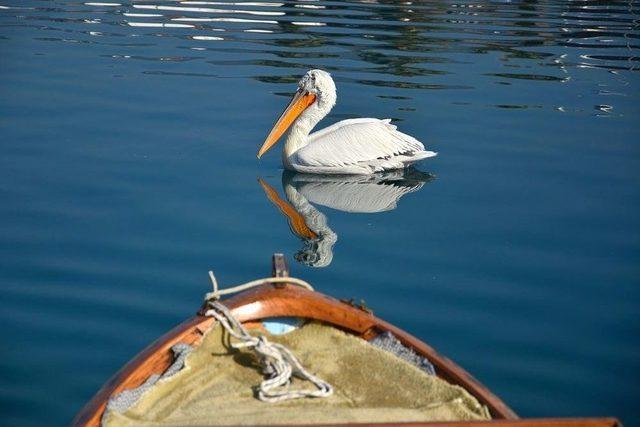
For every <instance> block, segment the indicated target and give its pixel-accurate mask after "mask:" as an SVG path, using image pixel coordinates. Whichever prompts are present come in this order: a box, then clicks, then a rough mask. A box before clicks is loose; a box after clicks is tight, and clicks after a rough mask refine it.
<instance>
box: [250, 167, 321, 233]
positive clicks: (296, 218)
mask: <svg viewBox="0 0 640 427" xmlns="http://www.w3.org/2000/svg"><path fill="white" fill-rule="evenodd" d="M258 182H259V183H260V185H261V186H262V189H263V190H264V192H265V193H266V195H267V197H268V198H269V200H271V201H272V202H273V204H274V205H276V206H277V207H278V209H280V212H282V213H283V214H284V216H286V217H287V221H288V222H289V226H290V227H291V231H293V232H294V233H295V235H296V236H298V237H300V238H301V239H304V240H307V239H316V238H317V237H318V235H317V234H316V233H314V232H313V231H311V230H310V229H309V227H307V223H306V222H305V221H304V218H303V217H302V215H300V214H299V213H298V211H296V210H295V209H294V208H293V206H291V205H290V204H289V203H287V202H285V201H284V200H282V199H281V198H280V196H278V192H277V191H276V190H275V189H274V188H273V187H272V186H270V185H269V184H267V183H266V182H264V180H263V179H262V178H259V179H258Z"/></svg>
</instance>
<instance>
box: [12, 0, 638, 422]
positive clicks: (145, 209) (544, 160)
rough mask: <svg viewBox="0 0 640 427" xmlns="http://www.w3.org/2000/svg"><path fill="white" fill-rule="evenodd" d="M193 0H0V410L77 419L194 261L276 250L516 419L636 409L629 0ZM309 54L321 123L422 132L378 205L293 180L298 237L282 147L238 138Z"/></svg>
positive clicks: (211, 264) (251, 263) (162, 322)
mask: <svg viewBox="0 0 640 427" xmlns="http://www.w3.org/2000/svg"><path fill="white" fill-rule="evenodd" d="M210 3H211V4H204V3H197V2H187V1H183V2H180V1H161V0H145V1H135V2H131V1H126V2H123V1H122V0H104V3H83V2H81V1H69V2H65V1H32V0H0V171H1V172H2V179H0V324H1V325H2V326H1V327H0V328H1V329H0V332H1V333H2V340H1V344H0V408H1V417H2V418H1V419H2V421H1V424H2V425H7V426H9V425H15V426H41V425H64V424H67V423H68V422H69V421H70V420H71V419H72V417H73V415H74V414H75V413H76V412H77V411H78V410H79V409H80V408H81V406H82V405H83V404H84V403H85V402H86V401H87V400H88V399H89V398H90V397H91V396H92V395H93V393H94V392H95V391H96V390H97V389H98V388H99V387H100V385H101V384H102V383H103V382H104V381H105V380H106V379H107V378H108V377H110V376H111V374H113V373H114V372H115V371H116V370H117V369H118V368H119V367H120V366H122V365H123V364H124V363H125V362H126V361H127V360H129V359H130V358H131V357H132V356H133V355H134V354H136V353H137V352H138V351H139V350H141V349H142V348H143V347H144V346H145V345H147V344H148V343H149V342H150V341H152V340H153V339H154V338H156V337H157V336H159V335H161V334H162V333H163V332H164V331H166V330H168V329H169V328H171V327H172V326H173V325H175V324H176V323H178V322H180V321H182V320H183V319H185V318H187V317H189V316H190V315H192V314H193V313H194V312H195V310H197V308H198V306H199V304H200V301H201V298H202V296H203V294H204V293H205V292H206V291H208V290H209V284H208V278H207V270H208V269H211V268H212V269H214V270H215V272H216V274H217V276H218V279H219V280H220V281H221V282H222V284H223V286H224V285H231V284H236V283H239V282H243V281H247V280H250V279H254V278H257V277H260V276H264V275H266V274H268V272H269V258H270V255H271V253H273V252H284V253H285V254H286V255H287V257H288V258H289V260H290V262H291V265H292V266H291V267H292V270H293V273H294V274H295V275H297V276H300V277H302V278H305V279H307V280H309V281H311V282H312V283H314V284H315V285H316V287H317V288H318V289H319V290H321V291H323V292H325V293H328V294H331V295H333V296H335V297H339V298H349V297H356V298H357V299H360V298H364V299H365V300H366V301H367V304H368V305H369V306H370V307H372V308H373V309H374V311H375V312H376V314H378V315H380V316H382V317H384V318H385V319H387V320H389V321H391V322H393V323H395V324H397V325H398V326H400V327H402V328H404V329H406V330H408V331H410V332H412V333H414V334H415V335H417V336H418V337H420V338H422V339H424V340H426V341H427V342H429V343H430V344H432V345H433V346H435V347H436V348H438V349H439V350H440V351H441V352H443V353H444V354H446V355H448V356H450V357H451V358H452V359H454V360H455V361H457V362H458V363H460V364H461V365H462V366H464V367H465V368H467V369H468V370H469V371H470V372H471V373H473V374H474V375H475V376H476V377H477V378H478V379H480V380H481V381H482V382H483V383H485V384H486V385H487V386H488V387H489V388H491V389H492V390H493V391H494V392H495V393H496V394H498V395H499V396H501V397H502V398H503V399H504V400H505V401H506V402H507V403H508V404H509V405H511V406H512V407H513V408H514V410H515V411H517V412H518V413H519V414H520V415H521V416H526V417H529V416H531V417H533V416H575V415H585V416H587V415H615V416H618V417H620V418H621V419H622V420H623V421H624V422H625V423H626V425H640V424H639V423H638V420H639V419H640V385H639V384H640V382H639V381H638V378H640V339H639V338H640V314H639V313H640V185H639V184H640V147H639V142H640V138H639V137H640V114H639V113H640V91H639V88H640V73H639V72H638V69H639V68H640V31H639V27H640V23H639V22H640V21H639V20H640V2H637V1H560V0H557V1H553V0H548V1H533V0H530V1H508V0H506V1H482V2H467V1H462V2H444V1H442V2H440V1H430V2H414V1H402V2H400V1H398V2H390V1H376V0H366V1H365V0H362V1H357V0H353V1H325V0H318V1H310V0H306V1H304V0H295V1H290V0H284V1H280V0H269V1H268V2H260V3H256V2H252V3H242V2H239V3H233V4H232V3H230V2H224V1H222V2H217V3H215V2H210ZM214 3H215V4H214ZM312 67H318V68H323V69H326V70H328V71H330V72H331V73H332V74H333V76H334V78H335V80H336V84H337V86H338V104H337V106H336V108H335V109H334V111H333V112H332V114H331V116H330V117H329V118H327V120H325V122H323V123H322V125H326V124H328V123H332V122H334V121H337V120H340V119H344V118H350V117H358V116H364V117H379V118H385V117H391V118H393V119H395V121H396V124H398V125H399V126H400V128H401V129H402V130H403V131H405V132H407V133H409V134H411V135H414V136H416V137H417V138H418V139H420V140H422V141H423V142H425V144H426V145H427V147H428V148H429V149H432V150H434V151H437V152H438V153H439V156H438V157H436V158H434V159H430V160H428V161H426V162H423V163H422V164H420V165H419V166H418V171H413V172H412V173H414V174H416V175H414V177H413V178H411V177H409V178H407V177H402V176H400V177H396V178H390V179H389V180H387V181H385V182H378V183H369V186H368V187H367V188H372V189H373V190H371V191H372V192H373V193H366V194H373V196H372V197H371V198H370V201H371V200H383V199H382V196H376V194H378V193H376V191H378V189H382V190H384V189H385V188H387V189H389V188H392V189H397V188H400V187H405V188H411V189H412V192H409V193H408V194H405V195H404V196H402V197H400V198H399V199H398V200H397V207H396V208H395V209H393V205H389V206H388V208H389V209H388V210H383V211H380V212H377V211H371V209H370V210H369V211H368V212H366V213H353V212H349V209H339V208H336V206H335V205H331V204H330V203H326V202H325V203H324V204H322V203H317V200H324V199H322V197H324V198H325V199H331V198H332V197H333V198H335V197H338V196H340V195H342V196H344V194H347V196H348V195H349V193H348V191H350V189H351V190H353V189H354V188H356V189H359V187H354V185H359V184H357V183H353V182H344V183H342V184H343V185H338V184H335V185H328V184H323V183H313V182H311V183H307V184H308V185H312V186H313V188H315V190H316V193H314V194H315V196H314V197H315V198H314V197H311V196H309V194H310V193H309V194H307V195H306V196H305V200H306V202H307V203H310V204H311V205H312V206H313V207H314V209H315V210H317V212H319V213H320V214H321V215H322V216H323V217H322V218H324V225H326V226H327V227H328V228H329V230H330V232H329V231H327V230H326V229H324V228H323V229H322V233H320V231H318V232H316V233H315V234H316V240H315V241H313V239H309V238H307V239H306V240H302V239H301V238H300V237H298V236H297V235H296V234H294V233H292V232H291V230H290V229H289V226H288V223H287V218H285V217H283V215H282V214H281V213H280V211H279V210H278V209H277V208H276V207H275V206H274V205H273V203H272V202H271V201H270V200H269V199H267V197H266V195H265V191H264V190H263V187H262V186H261V185H260V184H259V183H258V179H259V178H261V179H262V180H263V181H264V182H265V183H266V184H268V185H270V186H271V188H273V189H274V190H276V191H277V192H278V193H279V197H280V198H281V200H282V201H285V202H287V203H290V204H291V205H292V206H293V202H291V200H288V199H287V197H286V194H285V188H286V187H287V185H290V186H291V188H293V189H297V190H299V192H300V194H303V196H304V194H306V193H305V192H304V191H306V190H305V189H304V188H303V187H304V185H303V184H301V183H300V181H296V177H293V178H290V177H287V176H285V177H284V180H283V177H282V171H281V165H280V154H279V152H278V151H279V150H278V149H276V150H274V151H273V152H270V153H268V154H267V155H266V156H265V157H264V158H263V160H261V161H258V160H256V158H255V155H256V152H257V150H258V148H259V146H260V144H261V143H262V141H263V140H264V137H265V136H266V134H267V133H268V131H269V129H270V127H271V125H272V124H273V122H274V120H275V119H276V117H277V115H278V114H279V113H280V112H281V111H282V109H283V107H284V106H285V105H286V103H287V102H288V97H289V96H290V95H291V94H292V92H293V91H294V90H295V82H296V81H297V79H298V78H299V77H300V76H301V75H302V74H303V73H304V72H305V71H306V70H307V69H309V68H312ZM279 147H280V146H278V148H279ZM297 178H300V177H297ZM412 179H413V181H412ZM283 183H284V186H283ZM315 184H317V185H315ZM306 188H310V187H306ZM363 188H364V187H363ZM382 190H380V191H382ZM341 192H343V193H341ZM360 194H365V192H364V191H363V192H361V193H360ZM379 194H382V192H381V193H379ZM347 199H349V197H347ZM314 200H315V202H314ZM351 200H355V199H354V198H353V197H351ZM303 202H304V200H303ZM360 209H361V210H366V209H364V208H362V207H360ZM352 210H354V209H352ZM355 210H357V209H355ZM322 218H321V219H322ZM331 233H333V234H331ZM327 236H329V237H327ZM321 238H322V239H325V240H323V241H320V240H321ZM327 239H328V240H327ZM331 239H333V241H332V240H331ZM327 242H329V243H327ZM321 246H322V248H321ZM327 246H328V247H329V252H328V253H329V254H330V259H329V258H326V257H325V258H323V259H324V262H323V263H316V264H315V266H310V264H311V265H314V262H313V260H314V259H316V258H317V259H320V257H319V252H320V250H321V249H322V250H324V251H325V252H323V253H325V254H326V253H327V252H326V250H327ZM305 250H306V252H305ZM296 254H298V255H296ZM305 254H306V255H305ZM294 256H296V257H297V259H299V260H300V261H295V260H294ZM314 257H316V258H314ZM327 259H328V260H329V262H326V261H327ZM321 264H323V265H324V266H322V267H321V266H320V265H321Z"/></svg>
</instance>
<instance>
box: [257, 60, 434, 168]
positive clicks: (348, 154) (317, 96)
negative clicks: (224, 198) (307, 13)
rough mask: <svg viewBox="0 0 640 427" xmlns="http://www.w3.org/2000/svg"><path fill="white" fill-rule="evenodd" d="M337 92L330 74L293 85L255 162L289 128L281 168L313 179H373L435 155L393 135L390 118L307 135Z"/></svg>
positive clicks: (412, 140)
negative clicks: (345, 176)
mask: <svg viewBox="0 0 640 427" xmlns="http://www.w3.org/2000/svg"><path fill="white" fill-rule="evenodd" d="M336 97H337V95H336V89H335V84H334V82H333V79H332V78H331V76H330V75H329V73H327V72H325V71H322V70H311V71H309V72H308V73H307V74H305V76H304V77H303V78H302V80H300V82H299V83H298V91H297V92H296V95H295V96H294V98H293V100H292V102H291V104H290V105H289V107H287V109H286V110H285V112H284V113H283V114H282V116H281V117H280V119H279V120H278V121H277V122H276V124H275V126H274V128H273V130H272V131H271V133H270V134H269V137H267V140H266V141H265V143H264V144H263V146H262V148H261V149H260V152H259V153H258V157H260V156H261V155H262V154H263V153H264V152H266V151H267V150H268V149H269V148H270V147H271V146H273V145H274V144H275V143H276V142H277V140H278V138H279V137H280V136H281V135H282V134H283V133H284V132H285V131H286V129H287V128H289V127H290V131H289V135H288V137H287V140H286V142H285V145H284V149H283V159H282V161H283V164H284V167H285V168H286V169H289V170H294V171H297V172H303V173H316V174H367V175H368V174H372V173H376V172H383V171H388V170H394V169H402V168H405V167H407V166H409V165H411V164H413V163H415V162H418V161H420V160H422V159H426V158H428V157H433V156H435V155H436V153H434V152H433V151H427V150H425V148H424V145H423V144H422V143H421V142H420V141H418V140H417V139H415V138H413V137H412V136H409V135H407V134H404V133H402V132H400V131H398V130H397V127H396V126H395V125H392V124H391V120H390V119H386V120H380V119H372V118H362V119H350V120H343V121H340V122H338V123H335V124H333V125H331V126H329V127H327V128H325V129H322V130H320V131H317V132H314V133H312V134H310V132H311V130H312V129H313V128H314V127H315V126H316V125H317V124H318V122H319V121H320V120H322V119H323V118H324V117H325V116H326V115H327V114H328V113H329V111H331V109H332V108H333V106H334V105H335V102H336Z"/></svg>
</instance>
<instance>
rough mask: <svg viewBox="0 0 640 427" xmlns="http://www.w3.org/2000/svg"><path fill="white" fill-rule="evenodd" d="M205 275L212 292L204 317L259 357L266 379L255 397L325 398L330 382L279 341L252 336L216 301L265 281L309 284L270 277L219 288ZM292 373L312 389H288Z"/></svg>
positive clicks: (265, 399) (268, 399)
mask: <svg viewBox="0 0 640 427" xmlns="http://www.w3.org/2000/svg"><path fill="white" fill-rule="evenodd" d="M209 277H210V278H211V282H212V284H213V292H209V293H208V294H207V295H206V297H205V300H206V304H207V307H208V310H207V311H206V312H205V316H209V317H213V318H215V319H216V320H217V321H218V322H219V323H220V324H221V325H222V327H223V328H224V329H225V330H226V331H227V332H228V333H229V335H231V336H232V337H233V338H235V339H237V340H238V341H240V342H238V343H235V344H232V345H231V346H232V347H233V348H236V349H238V348H247V349H250V350H252V351H253V352H254V353H255V354H256V355H257V356H258V358H259V359H260V362H261V364H262V366H263V373H265V375H267V379H265V380H264V381H262V382H261V383H260V385H259V386H258V388H257V389H258V393H257V394H258V399H260V400H261V401H263V402H269V403H275V402H281V401H284V400H290V399H299V398H303V397H328V396H330V395H331V394H333V387H332V386H331V384H329V383H327V382H326V381H324V380H322V379H320V378H318V377H316V376H315V375H313V374H311V373H310V372H308V371H307V370H306V369H305V368H304V367H303V366H302V364H301V363H300V361H299V360H298V359H297V358H296V357H295V356H294V355H293V353H291V351H290V350H289V349H288V348H286V347H285V346H283V345H281V344H278V343H273V342H270V341H269V340H268V339H267V337H266V336H264V335H263V336H257V337H256V336H253V335H251V334H249V332H248V331H247V330H246V329H245V327H244V326H242V324H241V323H240V322H239V321H238V319H236V318H235V317H234V316H233V314H231V311H230V310H229V309H228V308H227V307H226V306H225V305H223V304H221V303H220V302H219V301H218V299H219V298H220V297H221V296H222V295H228V294H231V293H234V292H240V291H243V290H246V289H249V288H253V287H256V286H259V285H262V284H265V283H283V282H286V283H292V284H296V285H298V286H302V287H304V288H306V289H309V290H313V287H312V286H311V285H309V284H308V283H307V282H305V281H304V280H300V279H295V278H291V277H270V278H266V279H259V280H254V281H251V282H248V283H245V284H242V285H238V286H234V287H232V288H228V289H224V290H219V289H218V282H217V280H216V278H215V276H214V275H213V272H211V271H210V272H209ZM292 376H296V377H298V378H301V379H303V380H306V381H309V382H311V383H312V384H313V385H314V386H315V387H316V389H315V390H313V389H312V390H305V389H295V390H293V389H290V384H291V377H292Z"/></svg>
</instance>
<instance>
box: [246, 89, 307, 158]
mask: <svg viewBox="0 0 640 427" xmlns="http://www.w3.org/2000/svg"><path fill="white" fill-rule="evenodd" d="M315 100H316V96H315V95H314V94H312V93H309V92H306V91H303V90H301V89H298V91H297V92H296V94H295V95H294V96H293V99H292V100H291V102H290V103H289V106H288V107H287V108H286V109H285V110H284V112H283V113H282V115H281V116H280V118H279V119H278V121H277V122H276V124H275V125H273V129H271V132H269V136H268V137H267V139H266V140H265V141H264V144H262V147H260V151H258V158H260V157H262V155H263V154H264V153H266V152H267V151H268V150H269V148H271V147H273V146H274V145H275V143H276V142H278V139H280V137H281V136H282V134H283V133H285V132H286V131H287V129H289V126H291V124H292V123H293V122H294V121H295V119H297V118H298V116H299V115H300V114H302V112H303V111H304V110H306V109H307V108H309V106H310V105H311V104H313V102H314V101H315Z"/></svg>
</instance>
